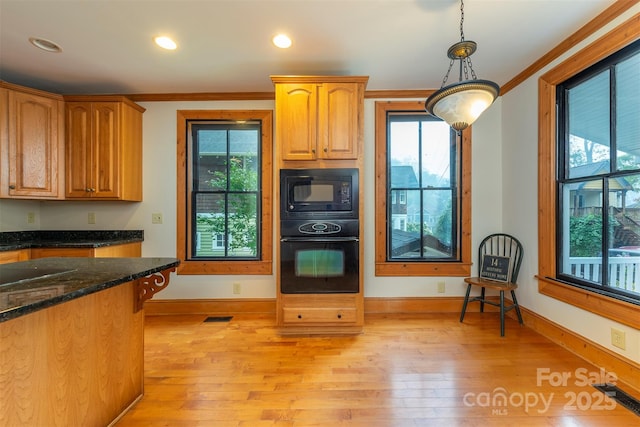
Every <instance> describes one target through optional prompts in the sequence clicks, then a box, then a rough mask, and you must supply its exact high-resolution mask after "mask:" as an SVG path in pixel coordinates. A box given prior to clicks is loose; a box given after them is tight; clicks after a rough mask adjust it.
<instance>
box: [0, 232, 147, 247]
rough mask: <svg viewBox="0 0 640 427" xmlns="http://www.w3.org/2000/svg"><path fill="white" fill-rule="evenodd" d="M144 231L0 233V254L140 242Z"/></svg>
mask: <svg viewBox="0 0 640 427" xmlns="http://www.w3.org/2000/svg"><path fill="white" fill-rule="evenodd" d="M143 240H144V230H33V231H9V232H4V233H0V252H4V251H14V250H19V249H29V248H99V247H102V246H113V245H122V244H125V243H134V242H142V241H143Z"/></svg>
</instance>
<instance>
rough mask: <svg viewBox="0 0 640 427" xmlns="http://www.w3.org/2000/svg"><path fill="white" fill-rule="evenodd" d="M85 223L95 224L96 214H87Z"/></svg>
mask: <svg viewBox="0 0 640 427" xmlns="http://www.w3.org/2000/svg"><path fill="white" fill-rule="evenodd" d="M87 223H88V224H95V223H96V213H95V212H89V214H88V215H87Z"/></svg>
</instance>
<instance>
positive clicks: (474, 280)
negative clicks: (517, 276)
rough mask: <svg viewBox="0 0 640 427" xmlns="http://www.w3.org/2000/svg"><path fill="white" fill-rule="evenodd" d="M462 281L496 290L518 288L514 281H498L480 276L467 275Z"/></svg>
mask: <svg viewBox="0 0 640 427" xmlns="http://www.w3.org/2000/svg"><path fill="white" fill-rule="evenodd" d="M464 281H465V282H466V283H469V284H470V285H475V286H482V287H485V288H489V289H496V290H498V291H512V290H514V289H517V288H518V285H517V284H516V283H510V282H498V281H496V280H489V279H485V278H482V277H467V278H465V279H464Z"/></svg>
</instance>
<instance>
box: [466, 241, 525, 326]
mask: <svg viewBox="0 0 640 427" xmlns="http://www.w3.org/2000/svg"><path fill="white" fill-rule="evenodd" d="M522 252H523V250H522V244H521V243H520V242H519V241H518V239H516V238H515V237H513V236H510V235H508V234H504V233H496V234H491V235H489V236H487V237H485V238H484V240H482V242H481V243H480V246H479V247H478V277H467V278H466V279H464V281H465V282H466V283H467V293H466V295H465V297H464V304H463V305H462V313H460V322H462V321H463V320H464V315H465V312H466V310H467V304H468V303H470V302H474V301H479V302H480V312H481V313H482V312H484V305H485V304H490V305H493V306H496V307H500V336H504V314H505V313H506V312H507V311H509V310H511V309H514V308H515V310H516V313H517V314H518V320H519V321H520V324H521V325H522V324H523V322H522V314H521V313H520V306H518V300H517V299H516V293H515V290H516V289H517V288H518V284H517V280H518V273H519V272H520V264H521V263H522ZM486 255H487V256H494V257H507V258H508V260H507V259H505V258H502V259H501V263H502V265H503V266H504V267H506V263H507V262H508V264H509V265H508V269H506V268H505V269H502V270H500V272H499V273H496V276H495V278H494V279H489V278H487V276H491V272H490V270H491V269H490V268H487V266H486V263H487V262H489V261H490V258H488V257H487V258H486V259H485V256H486ZM495 259H496V258H494V260H495ZM483 261H484V263H485V268H484V269H483ZM487 270H489V271H487ZM498 270H499V269H496V271H498ZM503 273H504V274H503ZM473 286H480V287H481V288H482V289H481V291H480V295H479V296H476V297H473V298H469V294H470V293H471V288H472V287H473ZM486 288H489V289H494V290H497V291H499V292H500V302H499V303H497V302H495V301H492V300H488V299H487V298H485V289H486ZM505 291H509V292H511V299H512V300H513V304H511V305H509V306H505V304H504V293H505Z"/></svg>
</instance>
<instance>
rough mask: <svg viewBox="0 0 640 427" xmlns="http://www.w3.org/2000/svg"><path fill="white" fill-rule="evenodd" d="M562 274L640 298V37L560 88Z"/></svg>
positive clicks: (559, 260) (618, 294)
mask: <svg viewBox="0 0 640 427" xmlns="http://www.w3.org/2000/svg"><path fill="white" fill-rule="evenodd" d="M557 89H558V90H557V98H558V117H559V123H558V131H559V136H558V159H559V160H560V164H561V165H564V167H560V168H558V175H559V176H558V179H557V184H558V195H559V200H558V210H557V214H558V219H557V228H558V232H557V235H558V236H559V240H558V252H557V263H558V267H557V274H558V278H559V279H561V280H564V281H567V282H569V283H574V284H577V285H581V286H585V287H587V288H590V289H593V290H596V291H598V292H604V293H606V294H607V295H611V296H614V297H616V298H621V299H625V300H636V301H639V300H640V174H638V172H640V44H639V43H637V42H636V43H635V44H633V45H631V46H630V47H628V48H626V49H623V50H622V51H620V52H618V53H616V54H614V55H612V56H611V57H609V58H607V59H605V60H603V61H601V62H599V63H598V64H595V65H594V66H592V67H590V68H588V69H586V70H585V71H583V72H582V73H580V74H577V75H576V76H574V77H572V78H571V79H569V80H567V81H566V82H564V83H562V84H560V85H558V87H557Z"/></svg>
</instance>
